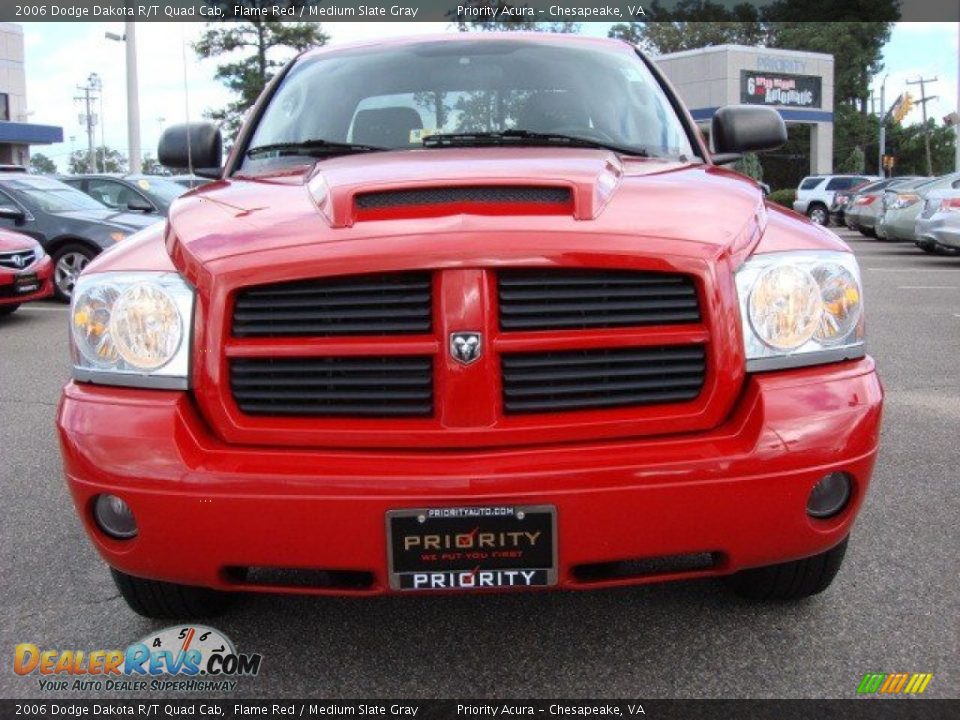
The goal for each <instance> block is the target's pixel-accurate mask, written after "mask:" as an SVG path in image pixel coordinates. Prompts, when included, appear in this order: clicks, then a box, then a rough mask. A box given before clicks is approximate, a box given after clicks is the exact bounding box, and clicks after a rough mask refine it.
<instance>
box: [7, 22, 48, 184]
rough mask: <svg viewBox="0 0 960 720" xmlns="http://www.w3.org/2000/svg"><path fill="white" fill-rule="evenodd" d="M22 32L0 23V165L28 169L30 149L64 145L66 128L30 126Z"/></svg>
mask: <svg viewBox="0 0 960 720" xmlns="http://www.w3.org/2000/svg"><path fill="white" fill-rule="evenodd" d="M29 114H30V113H29V112H28V110H27V78H26V73H25V71H24V67H23V28H22V27H21V26H20V25H17V24H16V23H0V164H7V165H26V164H28V163H29V162H30V146H31V145H49V144H51V143H58V142H63V128H61V127H56V126H54V125H38V124H37V123H31V122H27V120H28V119H29Z"/></svg>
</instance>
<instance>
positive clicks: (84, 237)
mask: <svg viewBox="0 0 960 720" xmlns="http://www.w3.org/2000/svg"><path fill="white" fill-rule="evenodd" d="M158 220H159V216H158V215H157V214H155V213H152V214H149V215H144V214H139V213H130V212H117V211H115V210H111V209H110V208H108V207H106V206H104V205H101V204H100V203H98V202H97V201H96V200H94V199H93V198H91V197H90V196H88V195H84V194H83V193H82V192H80V191H79V190H77V189H75V188H72V187H70V186H69V185H66V184H64V183H62V182H60V181H59V180H56V179H55V178H51V177H44V176H41V175H27V174H23V173H10V174H7V173H0V228H2V229H5V230H12V231H14V232H19V233H23V234H24V235H29V236H31V237H33V238H35V239H36V240H37V241H38V242H39V243H40V244H41V245H42V246H43V249H44V250H46V251H47V253H48V254H49V255H50V256H51V257H52V258H53V263H54V294H55V295H56V296H57V298H59V299H60V300H63V301H66V300H69V299H70V294H71V293H72V292H73V285H74V283H75V282H76V278H77V276H78V275H79V274H80V271H81V270H83V268H85V267H86V266H87V263H89V262H90V260H91V259H93V258H94V257H96V256H97V255H99V254H100V253H101V252H103V251H104V250H106V249H108V248H111V247H113V246H114V245H116V244H117V243H118V242H120V241H121V240H124V239H125V238H126V237H127V236H128V235H130V234H132V233H135V232H136V231H137V230H141V229H143V228H145V227H148V226H150V225H153V224H154V223H155V222H157V221H158Z"/></svg>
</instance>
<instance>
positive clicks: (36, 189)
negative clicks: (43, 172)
mask: <svg viewBox="0 0 960 720" xmlns="http://www.w3.org/2000/svg"><path fill="white" fill-rule="evenodd" d="M3 187H5V188H8V189H9V190H12V191H14V192H15V193H17V194H19V195H20V197H21V198H22V199H23V201H24V202H25V203H26V204H27V205H30V206H32V207H34V208H36V209H39V210H42V211H43V212H48V213H58V212H73V211H75V210H104V209H105V208H106V206H105V205H102V204H100V203H98V202H97V201H96V200H94V199H93V198H92V197H90V196H89V195H87V194H85V193H82V192H80V191H79V190H76V189H74V188H72V187H70V186H69V185H67V184H65V183H62V182H60V181H58V180H53V179H51V178H41V177H32V178H17V179H16V180H11V181H8V182H5V183H3Z"/></svg>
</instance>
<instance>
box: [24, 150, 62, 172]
mask: <svg viewBox="0 0 960 720" xmlns="http://www.w3.org/2000/svg"><path fill="white" fill-rule="evenodd" d="M30 170H32V171H33V172H35V173H40V174H41V175H53V174H55V173H56V172H57V164H56V163H55V162H54V161H53V160H51V159H50V158H48V157H47V156H46V155H44V154H43V153H33V154H32V155H30Z"/></svg>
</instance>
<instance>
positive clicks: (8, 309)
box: [0, 305, 20, 317]
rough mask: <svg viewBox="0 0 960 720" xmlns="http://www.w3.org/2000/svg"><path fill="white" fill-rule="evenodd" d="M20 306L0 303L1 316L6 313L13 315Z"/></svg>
mask: <svg viewBox="0 0 960 720" xmlns="http://www.w3.org/2000/svg"><path fill="white" fill-rule="evenodd" d="M18 307H20V305H0V317H4V316H5V315H13V313H15V312H16V311H17V308H18Z"/></svg>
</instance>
